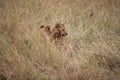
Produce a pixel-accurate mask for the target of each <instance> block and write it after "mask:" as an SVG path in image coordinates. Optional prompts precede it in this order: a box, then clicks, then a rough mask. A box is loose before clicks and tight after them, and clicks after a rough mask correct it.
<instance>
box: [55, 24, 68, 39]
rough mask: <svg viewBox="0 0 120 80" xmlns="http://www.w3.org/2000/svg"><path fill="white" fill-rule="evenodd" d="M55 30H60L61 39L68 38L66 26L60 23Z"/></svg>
mask: <svg viewBox="0 0 120 80" xmlns="http://www.w3.org/2000/svg"><path fill="white" fill-rule="evenodd" d="M55 28H56V29H57V30H58V33H59V37H65V36H67V32H66V29H65V26H64V24H61V23H58V24H56V25H55Z"/></svg>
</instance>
